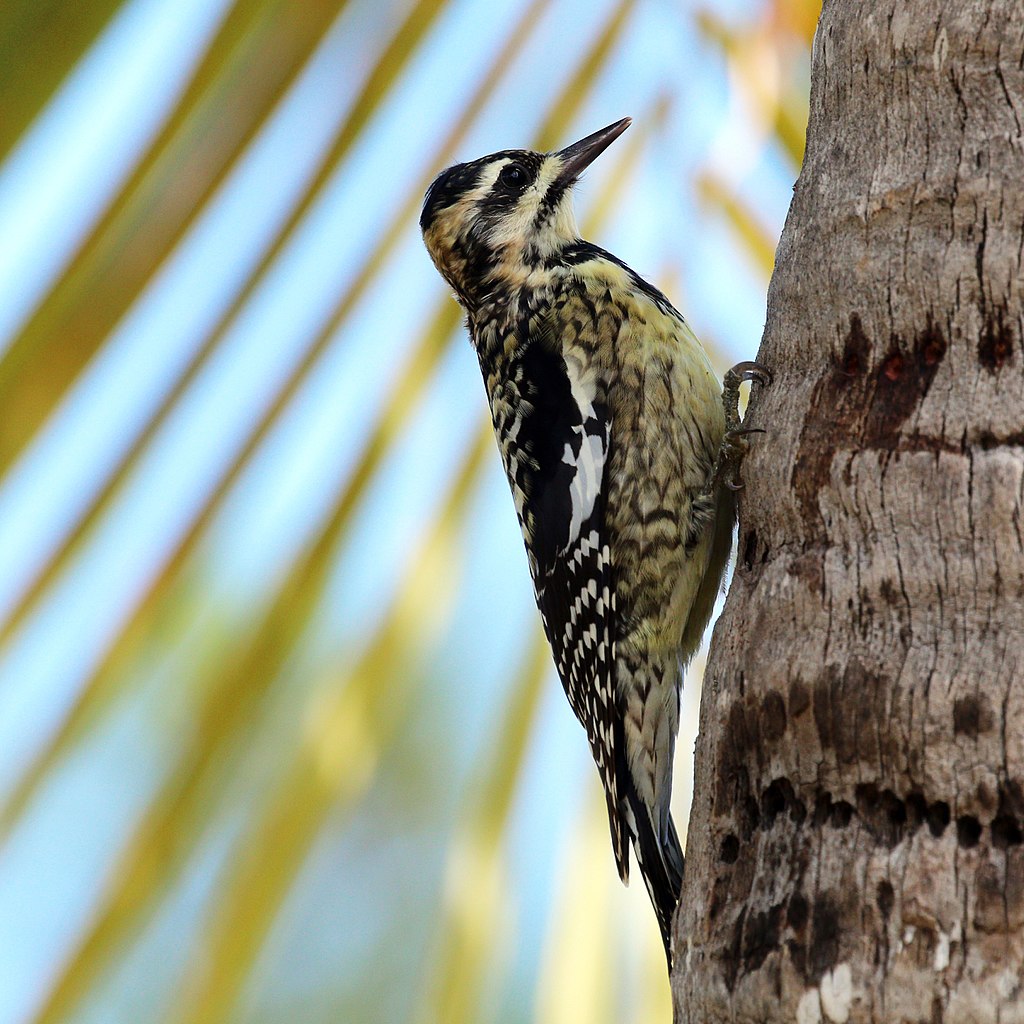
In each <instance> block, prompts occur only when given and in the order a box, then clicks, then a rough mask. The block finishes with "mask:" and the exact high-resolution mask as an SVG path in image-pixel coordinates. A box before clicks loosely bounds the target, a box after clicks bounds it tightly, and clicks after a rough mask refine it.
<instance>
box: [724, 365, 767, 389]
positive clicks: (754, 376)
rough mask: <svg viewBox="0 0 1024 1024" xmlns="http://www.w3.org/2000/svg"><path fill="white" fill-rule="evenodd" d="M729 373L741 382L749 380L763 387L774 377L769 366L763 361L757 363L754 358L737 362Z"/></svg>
mask: <svg viewBox="0 0 1024 1024" xmlns="http://www.w3.org/2000/svg"><path fill="white" fill-rule="evenodd" d="M729 373H730V375H732V376H733V377H734V378H736V380H737V381H738V382H740V383H742V382H743V381H747V380H749V381H752V382H753V383H755V384H760V385H761V386H762V387H767V386H768V385H769V384H771V382H772V380H773V379H774V377H773V375H772V371H771V370H769V369H768V367H767V366H765V365H764V364H763V363H756V362H754V360H752V359H748V360H745V361H744V362H742V363H737V364H736V365H735V366H734V367H733V368H732V369H731V370H730V371H729Z"/></svg>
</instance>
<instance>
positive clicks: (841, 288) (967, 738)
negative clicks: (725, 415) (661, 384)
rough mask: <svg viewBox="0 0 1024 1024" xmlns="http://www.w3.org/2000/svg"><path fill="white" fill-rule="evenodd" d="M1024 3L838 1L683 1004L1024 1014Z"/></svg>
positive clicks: (700, 791)
mask: <svg viewBox="0 0 1024 1024" xmlns="http://www.w3.org/2000/svg"><path fill="white" fill-rule="evenodd" d="M1022 65H1024V10H1022V5H1021V2H1020V0H988V2H981V0H947V2H941V3H936V2H925V0H888V2H884V3H863V2H856V0H834V2H826V3H825V10H824V12H823V14H822V18H821V22H820V24H819V26H818V33H817V37H816V39H815V44H814V50H813V58H812V73H811V112H810V123H809V126H808V132H807V153H806V157H805V159H804V166H803V170H802V171H801V174H800V178H799V181H798V182H797V186H796V190H795V194H794V197H793V204H792V206H791V208H790V211H789V217H788V219H787V221H786V227H785V230H784V231H783V235H782V241H781V243H780V245H779V251H778V259H777V266H776V271H775V275H774V277H773V279H772V284H771V289H770V292H769V299H768V319H767V325H766V328H765V334H764V340H763V344H762V348H761V354H760V355H759V357H758V358H759V359H760V360H761V361H762V362H764V363H766V364H767V365H768V366H769V367H771V369H772V370H773V371H774V373H775V383H774V385H773V386H772V387H771V388H770V389H769V390H766V391H765V392H764V393H763V394H759V395H756V396H755V400H754V402H753V403H752V406H751V419H750V422H751V423H753V424H755V425H757V426H759V427H763V428H764V429H765V430H766V431H767V433H765V434H763V435H757V437H756V438H755V440H754V442H753V444H752V448H751V454H750V455H749V456H748V458H747V461H746V463H745V465H744V469H743V477H744V479H745V481H746V489H745V490H744V491H743V492H742V495H741V499H742V500H741V516H740V531H739V540H738V556H737V557H738V564H737V568H736V572H735V577H734V579H733V584H732V589H731V592H730V594H729V599H728V601H727V603H726V607H725V612H724V614H723V615H722V617H721V620H720V621H719V624H718V627H717V629H716V632H715V638H714V643H713V646H712V653H711V657H710V660H709V663H708V668H707V672H706V675H705V682H704V695H703V700H702V706H701V734H700V739H699V741H698V744H697V754H696V781H695V797H694V804H693V812H692V817H691V822H690V829H689V843H688V849H687V857H688V859H687V868H686V879H685V882H684V886H683V894H682V900H681V904H680V910H679V912H678V915H677V918H676V970H675V974H674V976H673V979H672V984H673V992H674V998H675V1011H676V1020H677V1022H694V1024H714V1022H716V1021H726V1020H728V1021H730V1022H747V1021H749V1022H755V1021H756V1022H758V1024H760V1022H770V1021H787V1022H791V1021H797V1022H799V1024H814V1022H817V1021H834V1022H845V1021H886V1022H904V1021H906V1022H911V1021H913V1022H917V1021H922V1022H935V1021H977V1022H982V1021H993V1022H994V1021H997V1020H999V1021H1003V1022H1006V1021H1010V1020H1013V1021H1019V1020H1024V966H1022V965H1024V845H1022V840H1024V600H1022V598H1024V507H1022V506H1024V492H1022V483H1024V373H1022V368H1024V347H1022V333H1024V332H1022V326H1024V323H1022V303H1021V273H1022V269H1021V259H1022V246H1024V139H1022V133H1021V124H1022V121H1024V71H1022Z"/></svg>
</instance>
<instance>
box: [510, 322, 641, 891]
mask: <svg viewBox="0 0 1024 1024" xmlns="http://www.w3.org/2000/svg"><path fill="white" fill-rule="evenodd" d="M551 335H552V330H551V328H550V325H549V326H548V329H547V330H545V331H536V332H533V333H531V334H529V335H527V334H526V332H525V331H524V332H523V335H522V336H521V339H520V340H521V342H522V344H521V345H520V346H519V348H518V350H517V352H516V355H515V356H514V357H513V358H512V359H511V360H510V362H509V363H508V365H507V367H506V372H505V374H504V375H503V380H502V381H501V382H499V383H498V384H497V387H495V388H493V389H491V395H492V416H493V418H494V426H495V431H496V433H497V436H498V440H499V445H500V447H501V450H502V457H503V460H504V463H505V469H506V472H507V474H508V478H509V483H510V485H511V487H512V494H513V498H514V499H515V504H516V511H517V512H518V514H519V521H520V524H521V526H522V529H523V536H524V539H525V541H526V548H527V552H528V555H529V559H530V570H531V572H532V574H533V581H534V588H535V591H536V596H537V605H538V607H539V608H540V612H541V617H542V619H543V621H544V630H545V632H546V634H547V637H548V641H549V642H550V644H551V651H552V654H553V655H554V660H555V665H556V667H557V669H558V674H559V676H560V678H561V680H562V686H563V687H564V688H565V693H566V696H567V697H568V698H569V703H570V705H571V706H572V709H573V711H574V712H575V714H576V717H577V718H578V719H579V721H580V722H581V723H582V725H583V726H584V728H585V729H586V732H587V738H588V740H589V741H590V748H591V751H592V753H593V756H594V760H595V761H596V762H597V767H598V771H599V773H600V775H601V781H602V783H603V784H604V788H605V793H606V797H607V801H608V817H609V823H610V827H611V833H612V844H613V847H614V850H615V858H616V862H617V864H618V869H619V874H620V875H621V877H622V878H623V880H627V879H628V874H629V853H628V851H629V835H628V831H627V829H626V827H625V825H624V823H623V821H622V818H621V811H620V807H621V804H622V796H623V792H622V782H623V780H621V779H620V777H619V776H620V774H621V772H620V769H619V760H620V759H621V758H622V757H623V738H622V721H621V715H620V714H619V713H618V707H617V701H616V693H615V635H616V630H615V583H614V575H613V567H612V564H611V552H610V544H609V537H608V535H607V528H606V523H605V482H606V470H607V468H608V466H609V462H610V451H611V444H612V436H611V417H610V415H609V410H608V407H607V404H606V395H605V392H604V387H603V383H602V382H601V381H600V380H599V379H597V378H596V377H595V376H594V375H593V374H592V373H590V372H589V371H588V370H587V369H586V368H584V367H583V366H582V365H577V363H576V361H575V360H572V359H570V362H569V364H567V362H566V359H565V358H564V357H563V355H562V353H561V351H560V346H559V345H558V344H556V343H555V339H554V338H553V337H552V336H551Z"/></svg>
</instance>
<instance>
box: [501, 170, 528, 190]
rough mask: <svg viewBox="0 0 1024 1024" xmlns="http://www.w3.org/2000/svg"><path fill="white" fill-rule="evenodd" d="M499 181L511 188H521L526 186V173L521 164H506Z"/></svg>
mask: <svg viewBox="0 0 1024 1024" xmlns="http://www.w3.org/2000/svg"><path fill="white" fill-rule="evenodd" d="M498 181H500V182H501V183H502V185H508V186H509V187H510V188H520V187H521V186H523V185H525V184H526V171H525V170H524V168H522V167H521V166H520V165H519V164H506V165H505V166H504V167H502V169H501V174H499V175H498Z"/></svg>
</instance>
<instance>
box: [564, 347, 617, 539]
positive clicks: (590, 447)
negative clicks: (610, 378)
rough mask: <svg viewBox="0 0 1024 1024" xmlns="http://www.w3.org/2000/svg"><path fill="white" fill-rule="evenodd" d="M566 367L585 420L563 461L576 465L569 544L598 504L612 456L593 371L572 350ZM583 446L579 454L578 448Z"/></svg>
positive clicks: (608, 428)
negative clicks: (596, 405) (598, 407)
mask: <svg viewBox="0 0 1024 1024" xmlns="http://www.w3.org/2000/svg"><path fill="white" fill-rule="evenodd" d="M565 368H566V371H567V373H568V376H569V387H570V389H571V391H572V397H573V399H574V400H575V402H576V405H577V407H578V408H579V410H580V419H581V420H582V423H581V424H580V425H579V426H575V427H573V428H572V429H573V433H574V434H576V437H577V439H578V440H577V442H576V444H570V443H566V445H565V449H564V451H563V453H562V462H564V463H565V464H566V465H567V466H572V467H573V469H574V471H575V472H574V473H573V477H572V483H571V484H570V485H569V498H570V502H571V516H570V520H569V539H568V544H567V547H568V548H572V547H573V546H574V545H575V544H576V541H577V540H578V539H579V536H580V530H581V529H582V527H583V524H584V523H585V522H586V521H587V520H588V519H589V518H590V517H591V515H592V514H593V512H594V504H595V503H596V501H597V498H598V496H599V495H600V493H601V487H602V486H603V483H604V466H605V462H606V461H607V458H608V437H609V434H610V431H611V426H610V424H607V423H606V424H605V425H604V426H603V427H602V426H601V425H600V421H599V418H598V416H597V413H596V412H595V410H594V397H595V396H596V394H597V382H596V380H595V378H594V373H593V371H589V372H588V371H586V370H584V368H583V365H582V364H581V362H580V361H579V360H578V359H577V358H575V357H574V356H573V354H572V353H566V355H565ZM577 447H578V449H579V451H578V454H577V453H576V452H575V451H574V449H575V448H577Z"/></svg>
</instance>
